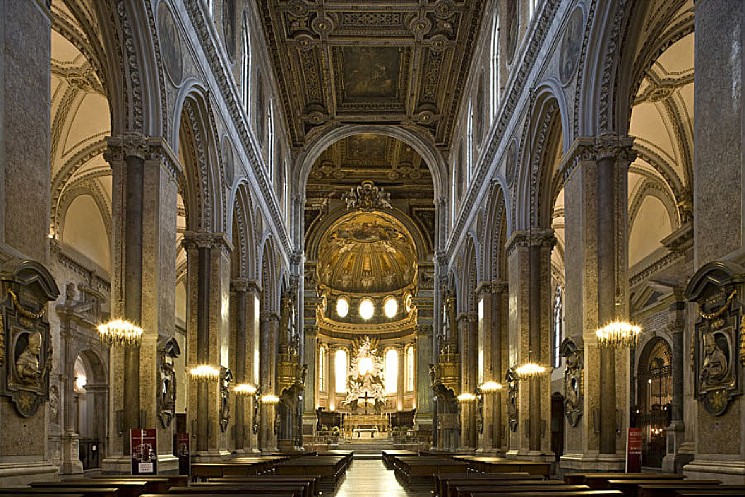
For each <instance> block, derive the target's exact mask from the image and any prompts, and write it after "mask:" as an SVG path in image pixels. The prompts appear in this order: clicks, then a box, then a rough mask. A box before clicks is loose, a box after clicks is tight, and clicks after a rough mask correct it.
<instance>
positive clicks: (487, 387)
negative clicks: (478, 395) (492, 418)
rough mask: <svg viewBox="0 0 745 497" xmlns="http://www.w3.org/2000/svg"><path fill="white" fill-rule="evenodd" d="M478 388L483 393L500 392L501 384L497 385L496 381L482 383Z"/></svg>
mask: <svg viewBox="0 0 745 497" xmlns="http://www.w3.org/2000/svg"><path fill="white" fill-rule="evenodd" d="M479 388H480V389H481V391H482V392H484V393H494V392H498V391H500V390H502V384H501V383H497V382H496V381H487V382H484V383H483V384H482V385H481V386H480V387H479Z"/></svg>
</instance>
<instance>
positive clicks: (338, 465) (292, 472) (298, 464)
mask: <svg viewBox="0 0 745 497" xmlns="http://www.w3.org/2000/svg"><path fill="white" fill-rule="evenodd" d="M350 462H351V456H324V455H319V456H311V457H300V458H294V459H290V460H288V461H283V462H282V463H280V464H277V465H276V466H275V468H274V471H275V474H277V475H289V476H306V477H307V476H318V475H320V477H321V478H320V479H319V481H318V487H319V489H320V490H321V491H324V492H326V491H330V492H331V493H333V492H334V490H335V489H336V485H337V483H338V482H339V480H340V479H341V477H342V476H344V473H345V471H346V469H347V466H349V464H350Z"/></svg>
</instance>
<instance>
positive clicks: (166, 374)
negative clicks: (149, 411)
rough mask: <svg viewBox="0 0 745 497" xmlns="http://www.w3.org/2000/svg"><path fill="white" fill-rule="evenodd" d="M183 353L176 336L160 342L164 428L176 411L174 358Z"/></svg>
mask: <svg viewBox="0 0 745 497" xmlns="http://www.w3.org/2000/svg"><path fill="white" fill-rule="evenodd" d="M179 355H181V348H180V347H179V345H178V342H177V341H176V339H175V338H173V337H171V338H166V339H164V340H162V341H161V343H159V344H158V363H159V367H158V369H159V371H160V385H159V387H158V398H157V405H158V419H160V424H161V425H162V426H163V428H168V427H169V426H171V421H172V420H173V417H174V415H175V413H176V393H177V389H176V370H175V369H174V366H173V360H174V359H175V358H177V357H178V356H179Z"/></svg>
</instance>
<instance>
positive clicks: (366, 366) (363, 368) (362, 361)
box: [357, 357, 373, 376]
mask: <svg viewBox="0 0 745 497" xmlns="http://www.w3.org/2000/svg"><path fill="white" fill-rule="evenodd" d="M372 370H373V358H372V357H360V358H359V359H358V360H357V372H358V373H359V375H360V376H365V375H366V374H367V373H369V372H371V371H372Z"/></svg>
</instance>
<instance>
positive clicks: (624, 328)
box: [595, 321, 642, 349]
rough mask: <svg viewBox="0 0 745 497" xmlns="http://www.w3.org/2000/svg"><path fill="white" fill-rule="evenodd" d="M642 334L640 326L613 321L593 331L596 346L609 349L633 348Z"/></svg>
mask: <svg viewBox="0 0 745 497" xmlns="http://www.w3.org/2000/svg"><path fill="white" fill-rule="evenodd" d="M641 332H642V329H641V327H640V326H637V325H635V324H631V323H627V322H625V321H613V322H612V323H608V324H606V325H605V326H603V327H602V328H599V329H598V330H597V331H595V335H596V336H597V337H598V345H600V347H602V348H609V349H628V348H632V349H633V348H635V347H636V343H637V341H638V339H639V334H640V333H641Z"/></svg>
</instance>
